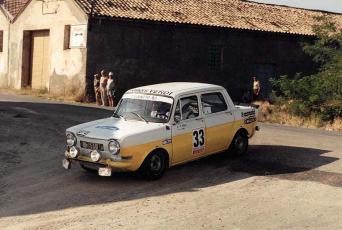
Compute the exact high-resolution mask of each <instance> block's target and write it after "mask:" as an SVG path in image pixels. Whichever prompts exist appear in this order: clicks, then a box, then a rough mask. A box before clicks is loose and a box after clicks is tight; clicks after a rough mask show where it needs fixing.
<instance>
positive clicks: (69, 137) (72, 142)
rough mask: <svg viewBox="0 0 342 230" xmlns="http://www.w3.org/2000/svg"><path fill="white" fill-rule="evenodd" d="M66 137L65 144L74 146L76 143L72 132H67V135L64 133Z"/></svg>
mask: <svg viewBox="0 0 342 230" xmlns="http://www.w3.org/2000/svg"><path fill="white" fill-rule="evenodd" d="M66 138H67V141H66V142H67V145H68V146H69V147H71V146H75V145H76V142H77V141H76V140H77V139H76V137H75V135H74V134H72V133H67V135H66Z"/></svg>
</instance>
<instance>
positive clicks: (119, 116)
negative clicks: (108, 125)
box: [112, 112, 126, 121]
mask: <svg viewBox="0 0 342 230" xmlns="http://www.w3.org/2000/svg"><path fill="white" fill-rule="evenodd" d="M112 117H115V118H123V119H124V120H125V121H126V118H125V117H124V116H122V115H120V114H118V113H116V112H114V113H113V116H112Z"/></svg>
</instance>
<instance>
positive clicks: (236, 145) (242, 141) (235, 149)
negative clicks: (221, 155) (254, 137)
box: [229, 132, 248, 156]
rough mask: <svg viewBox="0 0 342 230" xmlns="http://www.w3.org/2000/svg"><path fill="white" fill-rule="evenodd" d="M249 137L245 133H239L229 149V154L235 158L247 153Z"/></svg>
mask: <svg viewBox="0 0 342 230" xmlns="http://www.w3.org/2000/svg"><path fill="white" fill-rule="evenodd" d="M247 149H248V136H247V134H246V133H244V132H238V133H237V134H236V135H235V137H234V139H233V141H232V143H231V144H230V147H229V152H231V153H232V154H233V155H234V156H240V155H243V154H245V153H246V152H247Z"/></svg>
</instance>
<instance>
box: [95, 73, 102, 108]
mask: <svg viewBox="0 0 342 230" xmlns="http://www.w3.org/2000/svg"><path fill="white" fill-rule="evenodd" d="M94 93H95V100H96V104H97V105H101V90H100V76H99V75H98V74H95V75H94Z"/></svg>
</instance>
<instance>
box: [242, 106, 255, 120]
mask: <svg viewBox="0 0 342 230" xmlns="http://www.w3.org/2000/svg"><path fill="white" fill-rule="evenodd" d="M241 116H242V117H243V118H244V122H245V124H251V123H253V122H256V114H255V110H254V109H253V110H252V111H248V112H241Z"/></svg>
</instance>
